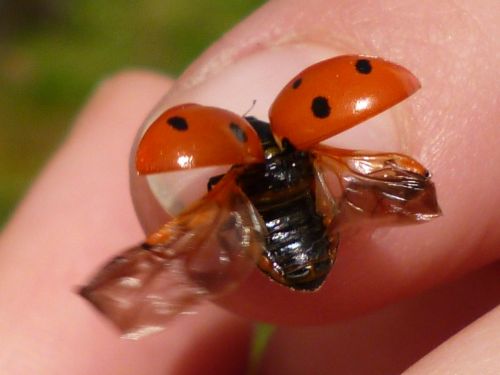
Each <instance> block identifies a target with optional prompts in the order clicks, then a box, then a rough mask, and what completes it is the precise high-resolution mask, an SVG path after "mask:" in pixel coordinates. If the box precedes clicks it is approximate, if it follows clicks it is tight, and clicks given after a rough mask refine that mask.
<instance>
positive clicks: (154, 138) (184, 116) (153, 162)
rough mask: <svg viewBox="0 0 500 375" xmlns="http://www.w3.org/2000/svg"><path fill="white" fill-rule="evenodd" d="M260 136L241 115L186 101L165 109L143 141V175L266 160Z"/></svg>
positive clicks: (140, 156) (140, 149) (138, 161)
mask: <svg viewBox="0 0 500 375" xmlns="http://www.w3.org/2000/svg"><path fill="white" fill-rule="evenodd" d="M263 157H264V156H263V151H262V147H261V145H260V141H259V137H258V136H257V134H256V132H255V130H254V129H253V128H252V126H251V125H250V124H249V123H248V122H247V121H246V120H245V119H244V118H243V117H241V116H238V115H236V114H234V113H232V112H229V111H226V110H224V109H221V108H216V107H205V106H201V105H199V104H182V105H179V106H176V107H172V108H170V109H168V110H167V111H165V112H163V113H162V114H161V116H160V117H158V118H157V119H156V120H155V121H154V122H153V123H152V124H151V126H150V127H149V128H148V129H147V131H146V133H145V134H144V136H143V137H142V139H141V142H140V143H139V147H138V149H137V154H136V168H137V171H138V172H139V174H150V173H158V172H165V171H172V170H179V169H188V168H197V167H205V166H210V165H231V164H243V163H253V162H258V161H262V160H263Z"/></svg>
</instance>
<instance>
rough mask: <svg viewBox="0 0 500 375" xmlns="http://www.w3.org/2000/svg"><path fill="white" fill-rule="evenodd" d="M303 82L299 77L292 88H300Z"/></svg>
mask: <svg viewBox="0 0 500 375" xmlns="http://www.w3.org/2000/svg"><path fill="white" fill-rule="evenodd" d="M301 84H302V78H297V79H296V80H295V81H293V83H292V88H293V89H298V88H299V86H300V85H301Z"/></svg>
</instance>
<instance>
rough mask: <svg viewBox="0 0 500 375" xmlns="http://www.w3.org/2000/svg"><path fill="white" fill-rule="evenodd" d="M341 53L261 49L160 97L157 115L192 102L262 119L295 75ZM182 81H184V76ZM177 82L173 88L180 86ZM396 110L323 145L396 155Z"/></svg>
mask: <svg viewBox="0 0 500 375" xmlns="http://www.w3.org/2000/svg"><path fill="white" fill-rule="evenodd" d="M345 53H346V52H345V51H339V50H335V49H332V48H327V47H325V46H321V45H311V44H293V45H287V46H281V47H276V48H269V49H266V50H262V51H259V52H256V53H253V54H251V55H247V56H244V57H243V58H241V59H240V60H238V61H236V62H235V63H233V64H231V65H229V66H227V67H225V68H223V69H220V70H219V72H218V73H217V74H215V75H212V76H211V77H210V78H208V79H207V80H205V81H203V82H201V83H199V84H197V85H196V86H194V87H189V88H188V89H179V90H176V89H175V88H174V90H172V92H171V94H169V95H168V96H167V97H165V98H164V100H163V101H162V103H161V105H160V106H159V108H158V111H162V110H164V109H166V108H168V107H171V106H173V105H177V104H181V103H186V102H194V103H199V104H203V105H210V106H216V107H220V108H224V109H227V110H230V111H233V112H235V113H237V114H241V115H250V116H255V117H257V118H259V119H262V120H268V110H269V108H270V106H271V104H272V102H273V101H274V98H275V97H276V95H277V94H278V93H279V92H280V91H281V89H282V88H283V86H284V85H286V84H287V83H288V82H289V81H290V80H291V79H292V78H293V77H294V76H295V75H296V74H297V73H299V72H300V71H301V70H303V69H305V68H307V67H308V66H310V65H312V64H314V63H316V62H318V61H321V60H324V59H327V58H330V57H334V56H338V55H342V54H345ZM381 57H383V56H381ZM184 79H186V80H188V79H189V77H185V78H184ZM182 83H183V82H180V84H179V85H177V87H182V86H183V84H182ZM254 101H255V105H253V103H254ZM399 107H404V103H402V105H401V106H400V105H398V106H396V107H394V108H393V109H391V110H390V111H387V112H384V113H381V114H380V115H378V116H376V117H374V118H372V119H370V120H368V121H366V122H364V123H362V124H360V125H358V126H356V127H354V128H351V129H349V130H347V131H345V132H343V133H341V134H338V135H336V136H335V137H333V138H331V139H329V140H328V141H326V143H327V144H330V145H335V146H338V147H345V148H352V149H372V150H378V151H401V144H400V140H399V137H398V129H397V126H396V125H397V124H399V123H401V122H402V121H403V118H404V116H401V111H400V108H399ZM303 126H307V124H303Z"/></svg>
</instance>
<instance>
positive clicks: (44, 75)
mask: <svg viewBox="0 0 500 375" xmlns="http://www.w3.org/2000/svg"><path fill="white" fill-rule="evenodd" d="M262 3H264V0H233V1H227V0H196V1H186V0H168V1H165V0H147V1H141V2H137V1H126V0H108V1H94V0H79V1H65V0H59V1H58V0H22V1H14V0H10V1H9V0H7V1H4V2H0V227H1V225H2V223H4V222H5V220H6V218H7V216H8V214H9V213H10V212H11V210H12V209H13V207H14V205H15V204H16V202H17V201H18V200H19V199H20V197H21V196H22V194H23V193H24V192H25V190H26V188H27V186H28V185H29V183H30V182H31V181H32V179H33V176H34V175H35V174H36V172H37V171H38V170H39V169H40V168H41V166H42V165H43V163H44V162H45V161H46V160H47V158H48V156H49V155H50V153H51V152H52V151H53V150H54V149H55V148H56V146H57V144H58V143H60V142H61V141H62V139H63V137H64V134H65V133H66V131H67V129H68V127H69V126H70V124H71V120H72V117H73V116H74V115H75V114H76V112H77V111H78V108H79V106H80V105H81V104H82V103H83V102H84V100H85V98H86V96H87V95H88V94H89V93H90V92H91V90H92V88H93V87H94V86H95V85H96V84H97V83H98V82H99V81H100V80H102V79H103V78H104V77H106V76H108V75H110V74H112V73H113V72H116V71H119V70H121V69H124V68H126V67H146V68H150V69H156V70H159V71H163V72H167V73H170V74H174V75H175V74H178V73H179V72H181V71H182V70H183V69H184V68H185V67H186V66H187V65H188V63H189V62H190V61H192V60H193V59H194V58H195V57H196V56H197V55H198V54H199V53H200V52H201V51H202V50H203V49H204V48H206V47H207V46H208V45H209V44H210V43H211V42H213V41H215V40H216V39H217V38H218V37H219V36H220V35H221V34H222V33H223V32H225V31H227V30H228V29H229V28H230V27H231V26H232V25H234V24H236V23H237V22H238V21H239V20H240V19H242V18H243V17H244V16H245V15H247V14H249V13H250V12H251V10H253V9H255V8H257V7H258V6H259V5H260V4H262Z"/></svg>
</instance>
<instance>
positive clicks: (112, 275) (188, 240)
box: [80, 169, 265, 338]
mask: <svg viewBox="0 0 500 375" xmlns="http://www.w3.org/2000/svg"><path fill="white" fill-rule="evenodd" d="M239 173H240V170H238V169H233V170H231V171H230V172H228V174H227V175H226V176H225V177H224V178H223V179H222V180H221V181H220V182H219V183H218V184H217V185H216V186H215V187H214V189H212V190H211V191H210V192H209V193H207V194H206V195H205V196H204V197H203V198H202V199H200V200H199V201H197V202H196V203H195V204H194V205H193V206H191V208H189V209H187V210H186V211H184V212H182V213H181V214H180V215H179V216H177V217H176V218H174V219H172V220H171V221H170V222H168V223H167V224H165V225H164V226H163V227H162V228H160V229H159V230H158V231H157V232H156V233H153V234H152V235H150V236H149V237H148V238H147V240H146V242H145V243H144V244H142V245H139V246H136V247H134V248H131V249H129V250H127V251H125V252H124V253H122V254H121V255H119V256H117V257H116V258H114V259H113V260H111V261H110V262H109V263H108V264H107V265H106V266H104V267H103V268H102V269H101V270H100V271H99V272H98V273H97V275H96V276H95V277H94V278H93V279H92V280H91V281H90V283H89V284H88V285H87V286H85V287H83V288H82V289H81V291H80V293H81V295H82V296H83V297H85V298H86V299H87V300H89V301H90V302H91V303H92V304H93V305H94V306H95V307H96V308H97V309H98V310H99V311H101V312H102V313H103V314H104V315H105V316H107V317H108V318H109V319H110V320H111V321H113V323H114V324H115V325H116V326H118V328H119V329H120V330H121V331H122V332H123V333H124V334H125V336H126V337H129V338H139V337H141V336H144V335H147V334H149V333H152V332H155V331H159V330H161V329H162V328H163V326H164V324H165V323H166V322H168V320H169V319H170V318H172V317H174V316H175V315H177V314H179V313H181V312H185V311H188V310H189V309H190V308H191V307H192V306H193V305H194V304H195V303H197V302H199V301H200V300H202V299H207V298H213V297H216V296H218V295H221V294H224V293H227V292H228V291H230V290H231V289H233V288H235V287H237V286H238V285H239V283H241V281H242V280H243V279H244V278H245V277H246V276H247V275H248V274H249V273H250V272H251V271H252V270H253V269H254V266H255V262H256V260H257V259H258V258H259V256H260V254H261V253H262V251H263V247H264V236H265V225H264V224H263V223H262V221H261V218H260V216H259V215H258V213H257V212H256V210H255V208H254V207H253V205H252V204H251V202H250V201H249V200H248V198H247V197H246V196H245V194H244V193H243V192H242V191H241V190H240V189H239V187H238V186H237V184H236V183H235V179H236V177H237V176H238V174H239Z"/></svg>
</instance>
